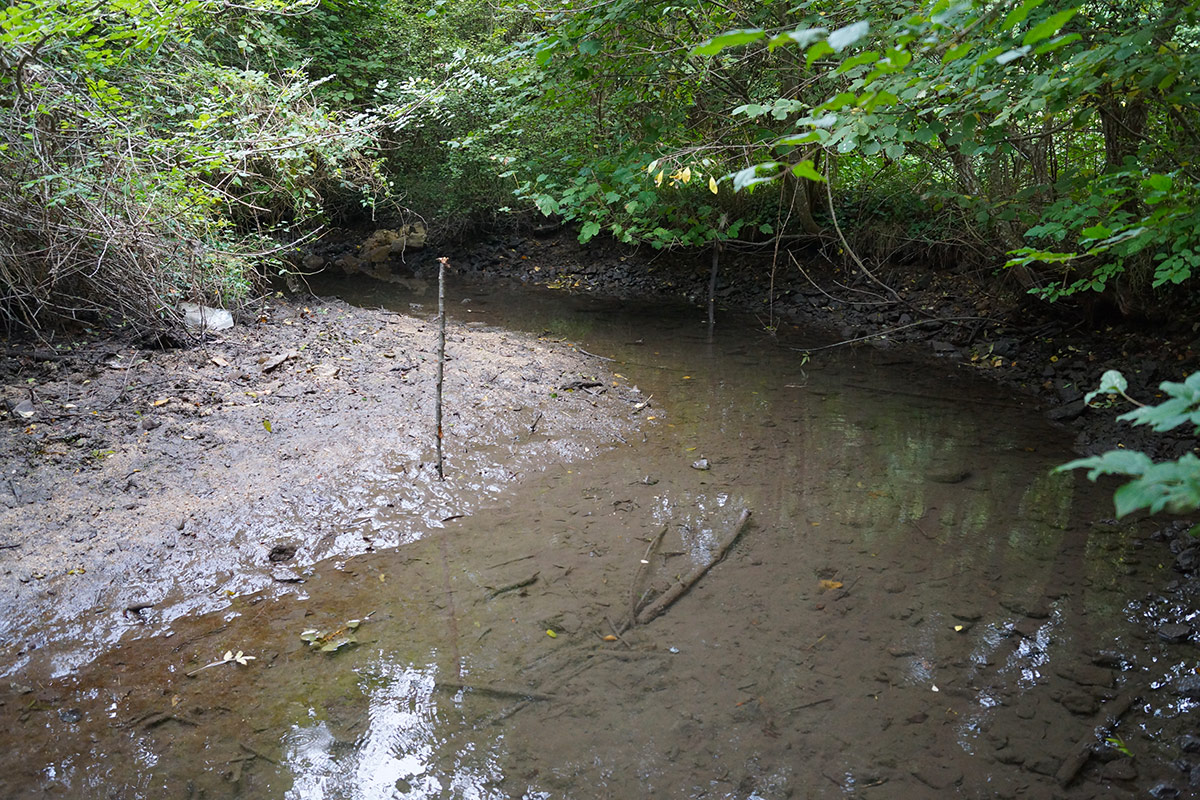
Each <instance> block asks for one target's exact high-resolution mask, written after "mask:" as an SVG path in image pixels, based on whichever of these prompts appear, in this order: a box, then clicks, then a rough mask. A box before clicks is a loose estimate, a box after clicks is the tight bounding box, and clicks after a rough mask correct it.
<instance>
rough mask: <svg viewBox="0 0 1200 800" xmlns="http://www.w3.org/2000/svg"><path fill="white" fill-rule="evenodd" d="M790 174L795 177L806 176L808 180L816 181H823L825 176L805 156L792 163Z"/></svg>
mask: <svg viewBox="0 0 1200 800" xmlns="http://www.w3.org/2000/svg"><path fill="white" fill-rule="evenodd" d="M792 174H793V175H795V176H796V177H797V178H807V179H808V180H810V181H817V182H818V183H824V182H825V176H824V175H822V174H821V173H819V172H817V170H816V168H815V167H814V166H813V162H812V160H811V159H807V158H806V159H804V160H803V161H801V162H799V163H797V164H794V165H792Z"/></svg>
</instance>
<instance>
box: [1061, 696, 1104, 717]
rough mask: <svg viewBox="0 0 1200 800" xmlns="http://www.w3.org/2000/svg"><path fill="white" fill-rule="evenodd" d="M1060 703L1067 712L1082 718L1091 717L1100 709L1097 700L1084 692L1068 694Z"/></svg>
mask: <svg viewBox="0 0 1200 800" xmlns="http://www.w3.org/2000/svg"><path fill="white" fill-rule="evenodd" d="M1059 702H1060V703H1062V706H1063V708H1065V709H1066V710H1067V711H1070V712H1071V713H1072V714H1075V715H1077V716H1081V717H1090V716H1091V715H1092V714H1095V713H1096V711H1097V709H1099V708H1100V703H1099V702H1097V701H1096V698H1095V697H1093V696H1092V695H1090V694H1086V693H1084V692H1067V693H1066V694H1065V695H1063V698H1062V700H1060V701H1059Z"/></svg>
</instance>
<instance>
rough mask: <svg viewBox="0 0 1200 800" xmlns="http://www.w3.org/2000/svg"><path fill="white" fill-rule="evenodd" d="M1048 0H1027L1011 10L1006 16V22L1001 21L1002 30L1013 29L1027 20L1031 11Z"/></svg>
mask: <svg viewBox="0 0 1200 800" xmlns="http://www.w3.org/2000/svg"><path fill="white" fill-rule="evenodd" d="M1044 2H1046V0H1025V2H1024V3H1021V5H1019V6H1017V7H1016V8H1014V9H1013V10H1012V11H1009V12H1008V14H1007V16H1005V17H1004V22H1002V23H1000V30H1002V31H1011V30H1012V29H1013V28H1014V27H1016V26H1017V25H1020V24H1021V23H1022V22H1024V21H1025V18H1026V17H1028V16H1029V12H1030V11H1033V10H1034V9H1035V8H1037V7H1038V6H1040V5H1041V4H1042V3H1044Z"/></svg>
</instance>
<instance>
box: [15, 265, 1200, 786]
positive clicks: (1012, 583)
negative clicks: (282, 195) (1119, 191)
mask: <svg viewBox="0 0 1200 800" xmlns="http://www.w3.org/2000/svg"><path fill="white" fill-rule="evenodd" d="M422 288H423V287H421V286H414V285H410V286H408V287H407V288H401V287H393V286H390V285H386V284H378V283H370V284H367V283H362V284H349V283H340V284H328V285H324V286H319V287H317V289H318V291H320V292H330V293H338V294H341V295H342V296H343V297H345V298H346V299H347V300H350V301H352V302H356V303H360V304H363V305H371V306H375V305H385V306H389V307H392V308H396V309H399V310H403V311H409V310H410V304H413V303H417V304H423V305H422V306H421V307H420V308H418V309H416V311H415V313H419V314H430V313H432V312H433V310H434V308H435V304H436V300H435V299H434V296H433V292H431V291H428V290H426V291H425V292H424V293H423V294H422V293H421V290H422ZM426 288H427V287H426ZM414 290H415V291H414ZM451 295H452V297H451V302H450V308H451V313H452V315H453V316H455V317H456V318H459V319H467V320H476V321H478V322H481V323H485V324H487V325H501V326H505V327H509V328H513V329H518V330H525V331H529V332H533V333H535V334H539V335H545V336H549V337H554V338H565V339H567V340H569V341H572V342H575V343H578V345H579V346H580V347H581V348H583V349H584V350H585V351H586V352H588V353H591V354H596V355H599V356H604V357H606V358H610V359H613V361H612V362H601V361H599V360H597V361H596V362H595V363H596V365H597V369H598V370H601V371H603V370H612V371H614V372H616V373H619V375H620V376H622V379H624V380H627V381H628V382H630V383H633V384H636V385H637V386H638V387H639V388H640V389H641V390H642V393H643V395H644V396H647V397H649V398H650V401H649V405H648V406H647V407H646V408H644V409H643V410H641V412H640V415H641V421H642V431H641V433H639V434H637V435H635V436H634V437H632V438H629V437H624V438H623V439H622V438H617V439H614V440H612V441H610V442H607V443H604V444H603V445H602V446H600V447H598V448H595V452H594V453H593V457H592V458H590V459H588V460H585V461H582V462H575V463H569V464H568V463H563V464H547V465H546V468H545V470H544V472H542V473H540V474H536V475H534V476H532V477H530V478H528V479H527V480H526V481H525V482H524V483H523V484H521V485H519V486H517V487H515V488H514V489H513V490H512V491H511V492H508V493H506V494H504V495H502V496H501V497H500V499H498V500H489V501H488V504H487V506H486V507H484V508H481V509H479V510H478V511H476V512H475V513H473V514H471V515H469V516H465V517H463V518H460V519H452V520H449V521H446V522H445V523H444V526H442V527H438V526H436V525H435V526H433V527H431V528H429V529H428V530H425V531H423V535H422V537H421V538H419V539H418V540H416V541H413V542H411V543H410V544H406V545H404V546H401V547H399V548H396V549H394V550H390V551H386V552H378V553H368V554H365V555H361V556H356V557H353V558H349V559H340V560H332V561H327V562H323V563H320V564H318V565H316V566H315V567H314V568H313V569H312V570H310V571H309V572H308V574H307V575H306V578H307V581H306V582H305V583H304V584H302V588H301V590H299V591H298V592H296V593H295V594H290V595H284V596H280V597H271V598H265V597H263V596H247V597H238V598H234V599H233V600H232V601H231V604H230V606H229V608H228V609H226V610H225V611H223V612H221V613H216V614H209V615H205V616H201V617H197V618H184V619H176V620H174V621H173V622H172V623H171V625H170V628H169V630H166V631H158V632H156V633H155V634H154V635H151V636H146V637H143V638H140V639H131V640H129V641H126V642H125V643H123V644H122V645H121V646H119V647H118V648H116V649H115V650H113V651H112V652H110V653H106V654H103V655H102V656H101V657H99V658H98V659H97V660H96V661H95V662H94V663H93V664H91V665H89V666H87V667H85V668H83V669H81V670H80V671H79V672H78V674H76V675H75V676H73V677H71V678H70V679H68V680H67V681H66V683H65V684H64V685H66V686H67V687H69V688H68V690H67V691H68V694H69V695H70V697H71V700H70V701H69V702H67V703H65V704H64V705H63V706H62V707H61V708H59V707H56V708H52V709H43V708H38V707H30V708H26V709H24V710H23V711H21V712H20V713H19V714H16V713H13V709H14V708H19V706H17V704H18V703H19V702H20V698H16V699H13V700H9V702H8V708H9V711H8V712H7V713H6V716H7V717H8V719H9V725H7V726H6V732H5V734H4V737H5V739H6V741H5V743H4V750H5V751H6V752H5V755H4V756H3V758H0V789H2V791H0V794H3V795H4V796H6V797H18V796H43V793H44V794H45V795H52V796H70V797H101V796H103V797H123V798H159V797H180V798H182V797H209V798H212V797H246V798H296V799H297V800H299V799H300V798H304V799H305V800H315V799H316V798H327V799H329V800H332V799H333V798H347V799H349V798H355V799H356V800H359V799H361V800H376V799H377V798H610V797H611V798H640V797H650V796H661V797H672V798H739V799H741V800H745V799H746V798H760V799H761V800H773V799H774V798H787V797H805V798H807V797H879V798H897V797H905V798H923V797H930V798H935V797H1022V798H1028V797H1034V798H1041V797H1046V798H1050V797H1071V798H1075V797H1079V798H1084V797H1101V796H1102V797H1120V796H1125V795H1128V796H1135V795H1139V796H1144V791H1145V788H1147V787H1148V786H1150V785H1153V784H1154V783H1157V782H1158V781H1159V780H1160V779H1166V778H1168V777H1170V769H1171V768H1170V767H1169V761H1170V760H1171V759H1172V758H1174V757H1175V756H1176V755H1177V749H1176V747H1175V743H1174V740H1173V739H1171V740H1168V739H1170V737H1169V736H1167V735H1166V734H1164V730H1166V729H1169V728H1170V726H1171V725H1172V720H1173V719H1174V718H1176V717H1177V716H1178V715H1179V714H1182V713H1184V712H1186V711H1188V710H1190V705H1191V701H1189V700H1187V699H1186V696H1185V695H1180V694H1179V693H1177V692H1175V693H1173V692H1171V691H1169V690H1168V689H1164V690H1163V691H1162V692H1161V696H1159V695H1155V694H1153V692H1154V691H1155V690H1154V689H1150V688H1149V687H1150V686H1151V685H1152V684H1154V685H1155V686H1159V685H1161V686H1164V687H1167V686H1170V685H1173V684H1172V682H1178V681H1180V680H1185V679H1186V678H1187V677H1188V673H1189V672H1190V670H1191V669H1192V668H1193V667H1194V666H1195V657H1194V648H1193V646H1192V645H1190V644H1189V645H1171V644H1168V643H1166V642H1164V641H1160V640H1159V639H1158V638H1156V637H1155V636H1154V635H1153V627H1152V625H1153V622H1154V621H1155V620H1156V619H1158V618H1160V617H1163V616H1166V615H1168V614H1172V615H1175V616H1178V615H1181V614H1183V615H1186V614H1187V613H1189V612H1187V611H1186V610H1180V609H1177V608H1168V607H1167V605H1168V601H1166V600H1164V599H1162V598H1161V597H1160V596H1159V595H1158V594H1157V593H1158V592H1159V591H1160V590H1161V588H1162V586H1163V585H1164V584H1165V583H1166V582H1167V580H1168V578H1167V577H1165V576H1164V574H1163V572H1162V571H1161V568H1160V567H1159V563H1158V562H1159V561H1161V560H1162V559H1163V558H1164V557H1166V556H1165V555H1163V554H1160V553H1158V552H1157V551H1155V550H1153V549H1152V548H1158V547H1161V545H1157V544H1148V543H1146V542H1145V541H1144V538H1143V537H1144V536H1145V534H1146V532H1147V531H1146V530H1145V529H1144V528H1143V529H1141V530H1139V529H1138V528H1137V527H1135V526H1132V525H1124V524H1117V523H1095V522H1094V520H1096V519H1098V518H1102V517H1104V516H1107V515H1108V509H1109V508H1110V499H1109V496H1110V495H1109V491H1110V490H1107V489H1104V488H1100V489H1098V488H1096V487H1094V486H1092V485H1091V484H1088V483H1086V482H1084V481H1083V480H1081V479H1080V478H1078V477H1077V476H1064V475H1052V474H1051V472H1050V470H1051V468H1052V467H1053V466H1054V465H1056V464H1059V463H1061V462H1063V461H1064V460H1066V459H1068V458H1069V457H1071V453H1070V450H1069V445H1070V440H1069V437H1068V436H1066V435H1065V434H1064V433H1063V432H1061V431H1059V430H1056V429H1054V428H1052V427H1050V426H1049V425H1048V424H1047V423H1046V422H1045V421H1044V420H1043V418H1042V416H1041V414H1040V413H1039V412H1038V411H1037V410H1036V409H1034V408H1033V407H1031V405H1030V404H1029V402H1028V401H1027V400H1026V399H1025V398H1021V397H1017V396H1012V395H1009V394H1006V393H1004V392H1003V390H1000V389H997V388H996V387H995V386H994V385H992V384H989V383H986V382H983V381H980V380H975V379H974V378H973V376H972V375H970V374H969V373H968V372H966V371H965V370H963V369H961V367H957V366H955V365H951V364H944V365H942V364H936V363H935V364H930V363H928V362H927V361H923V360H916V359H913V358H909V357H908V356H906V355H904V354H902V353H900V352H899V351H896V350H889V349H878V348H872V347H863V348H858V349H847V348H838V349H832V350H827V351H822V352H819V353H816V354H814V357H813V358H812V359H811V360H810V361H809V362H808V363H803V360H802V359H801V357H800V355H799V354H798V353H797V352H795V351H794V350H792V349H789V348H790V347H795V346H800V345H805V346H808V345H812V344H817V343H818V342H815V341H814V340H813V338H812V336H813V334H811V333H810V332H804V331H797V330H792V329H786V328H785V329H784V330H782V331H780V332H779V335H778V337H772V336H769V335H767V334H766V333H764V332H763V331H762V330H761V326H760V325H759V324H758V323H756V322H755V320H753V319H743V318H723V319H722V320H721V322H720V324H719V325H718V327H717V330H716V333H715V337H714V339H713V341H711V342H710V341H708V340H707V337H706V328H705V326H704V324H703V312H702V311H698V310H696V309H688V308H666V307H650V306H641V305H638V304H634V303H627V302H616V301H605V300H595V299H588V298H580V297H573V296H569V295H566V294H564V293H551V292H522V293H519V294H518V293H510V292H506V291H505V290H502V289H500V288H497V287H494V286H485V287H478V286H476V287H454V289H453V291H452V292H451ZM451 375H452V364H451ZM451 379H452V378H451ZM599 390H600V388H599V387H592V388H591V389H590V391H599ZM581 391H582V390H581ZM454 445H455V439H454V432H453V430H451V431H450V433H449V435H448V445H447V447H448V465H449V470H450V472H451V478H452V479H453V474H452V473H453V466H454V450H453V448H454ZM702 460H704V462H706V463H699V462H701V461H702ZM705 465H706V466H707V467H708V468H707V469H698V468H696V467H697V466H705ZM401 505H402V504H401ZM743 509H749V510H750V511H751V512H752V516H751V518H750V522H749V524H748V525H747V526H746V527H745V529H744V530H742V532H741V535H740V537H739V538H738V539H737V541H736V542H735V543H734V544H733V546H732V547H731V548H730V549H729V551H728V553H727V554H726V555H725V557H724V558H723V559H722V560H720V561H719V563H716V565H715V566H713V567H712V568H711V569H709V570H708V571H707V572H706V573H704V574H703V576H702V577H701V578H700V579H699V581H698V582H697V583H696V584H695V586H694V587H693V588H692V589H691V591H690V592H688V593H686V594H684V595H683V596H682V597H681V598H680V599H679V600H678V601H676V602H674V603H673V604H671V605H670V606H669V607H668V608H667V609H666V611H665V613H663V614H662V615H661V616H660V617H658V618H657V619H655V620H653V621H650V622H648V623H647V624H644V625H634V626H632V627H628V628H626V624H627V622H628V620H629V618H630V616H631V613H632V610H633V609H634V608H636V607H638V606H639V605H640V604H642V603H644V602H645V601H646V599H647V598H652V597H653V596H654V595H655V594H656V593H659V592H662V591H663V590H665V589H666V588H667V587H668V586H670V585H671V584H672V583H673V582H675V581H676V580H677V579H679V578H681V577H682V576H685V575H687V574H688V573H689V572H691V571H692V570H693V569H695V568H696V566H697V565H704V564H706V563H708V562H709V561H711V560H712V558H713V554H714V553H716V552H717V551H718V549H719V548H721V547H722V546H723V545H724V544H725V543H726V542H727V540H728V538H729V537H730V535H731V534H732V532H733V531H734V530H735V528H736V521H737V519H738V517H739V514H740V513H741V512H742V510H743ZM410 516H411V517H418V516H419V514H415V513H414V514H412V515H410ZM373 524H375V525H397V526H403V525H410V524H413V523H412V520H411V519H409V518H408V517H405V516H404V515H403V514H399V513H397V512H395V511H392V512H390V513H388V514H379V515H377V516H376V517H375V520H374V523H373ZM664 529H665V534H664V535H663V536H662V538H661V541H660V542H658V543H657V544H656V539H657V538H658V535H659V533H660V532H661V531H663V530H664ZM396 538H398V539H406V538H407V537H403V536H399V537H396ZM367 615H370V616H369V617H368V616H367ZM353 619H359V620H364V621H363V622H362V623H361V624H360V625H359V626H358V627H357V628H356V629H355V630H354V631H353V634H354V637H355V638H356V639H357V643H356V644H354V645H352V646H346V647H343V648H341V649H340V650H338V651H337V652H334V653H321V652H316V650H315V649H314V648H311V647H310V646H309V645H308V644H307V643H306V642H304V641H302V640H301V637H300V634H301V633H302V632H303V631H306V630H316V631H318V635H328V636H330V637H331V638H332V639H336V638H337V635H338V634H337V633H336V631H337V629H339V628H343V627H344V625H345V623H346V622H347V621H348V620H353ZM606 639H607V640H606ZM614 639H615V640H614ZM226 650H233V651H235V652H236V651H239V650H240V651H243V652H244V653H246V654H252V655H254V657H255V658H254V660H252V661H249V662H248V664H247V665H245V666H243V665H239V664H222V665H220V666H218V667H214V668H212V669H208V670H205V671H202V672H199V673H198V674H196V675H195V676H194V677H191V678H188V677H185V675H184V672H186V671H187V670H189V669H192V668H193V667H194V666H195V661H194V659H195V658H196V657H197V654H203V656H202V658H203V659H205V660H211V657H212V656H213V655H216V657H217V658H218V659H219V658H220V653H222V652H224V651H226ZM1135 698H1136V699H1135ZM1122 706H1124V707H1126V708H1128V709H1129V711H1128V712H1126V713H1125V715H1124V718H1123V719H1122V720H1121V721H1120V723H1119V724H1118V725H1117V727H1116V729H1115V734H1114V735H1115V736H1116V737H1117V738H1119V740H1120V741H1119V745H1120V747H1118V746H1117V744H1118V743H1116V742H1114V743H1113V746H1112V747H1111V748H1109V749H1108V750H1105V751H1104V752H1102V753H1101V754H1100V755H1099V756H1094V757H1091V758H1090V759H1088V760H1087V761H1086V763H1083V762H1081V763H1079V764H1078V765H1077V766H1075V768H1074V769H1072V767H1073V759H1074V760H1075V761H1079V759H1076V758H1075V756H1076V755H1077V754H1078V753H1079V752H1080V747H1081V743H1084V744H1085V745H1086V744H1087V743H1090V742H1092V741H1093V740H1094V734H1093V731H1094V729H1095V728H1096V727H1097V726H1098V725H1101V724H1102V723H1103V722H1104V721H1105V718H1106V716H1107V715H1108V714H1109V713H1110V712H1111V711H1112V709H1114V708H1120V707H1122ZM1121 748H1126V749H1128V750H1129V751H1130V752H1132V754H1133V755H1134V756H1135V757H1134V758H1132V759H1130V758H1128V757H1126V756H1124V755H1123V754H1122V752H1121ZM1180 785H1181V786H1186V779H1185V780H1184V781H1183V782H1182V783H1181V784H1180Z"/></svg>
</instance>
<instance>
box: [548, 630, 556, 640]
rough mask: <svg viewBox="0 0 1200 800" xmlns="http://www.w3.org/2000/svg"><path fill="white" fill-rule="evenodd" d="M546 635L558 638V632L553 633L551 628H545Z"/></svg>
mask: <svg viewBox="0 0 1200 800" xmlns="http://www.w3.org/2000/svg"><path fill="white" fill-rule="evenodd" d="M546 635H547V636H549V637H550V638H551V639H557V638H558V634H557V633H555V632H554V631H552V630H547V631H546Z"/></svg>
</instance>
